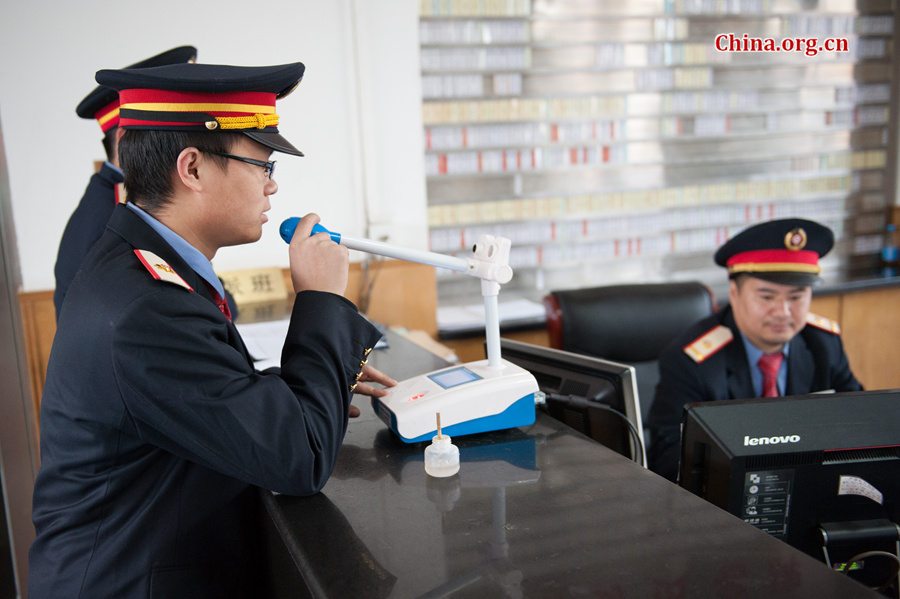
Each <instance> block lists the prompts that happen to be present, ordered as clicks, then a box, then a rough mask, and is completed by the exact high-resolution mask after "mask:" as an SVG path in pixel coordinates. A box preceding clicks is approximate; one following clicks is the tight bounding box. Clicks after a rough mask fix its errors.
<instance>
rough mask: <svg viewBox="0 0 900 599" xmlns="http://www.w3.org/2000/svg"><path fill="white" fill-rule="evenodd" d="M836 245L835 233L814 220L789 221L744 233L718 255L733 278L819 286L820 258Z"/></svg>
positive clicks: (775, 221) (761, 224) (768, 223)
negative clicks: (746, 277) (739, 276)
mask: <svg viewBox="0 0 900 599" xmlns="http://www.w3.org/2000/svg"><path fill="white" fill-rule="evenodd" d="M833 245H834V233H832V232H831V229H829V228H828V227H825V226H823V225H820V224H819V223H817V222H813V221H811V220H805V219H802V218H786V219H782V220H773V221H768V222H765V223H760V224H758V225H754V226H752V227H749V228H747V229H744V230H743V231H741V232H740V233H738V234H737V235H735V236H734V237H732V238H731V239H729V240H728V241H727V242H726V243H725V245H723V246H722V247H720V248H719V250H718V251H717V252H716V256H715V260H716V264H718V265H719V266H724V267H726V268H727V269H728V275H729V277H734V276H736V275H739V274H742V273H745V274H749V275H752V276H754V277H757V278H759V279H764V280H766V281H771V282H773V283H781V284H783V285H813V284H816V283H819V282H820V281H821V279H820V278H819V273H820V272H822V267H820V266H819V258H821V257H822V256H824V255H825V254H827V253H828V252H829V251H830V250H831V248H832V246H833Z"/></svg>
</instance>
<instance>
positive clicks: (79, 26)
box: [0, 0, 427, 291]
mask: <svg viewBox="0 0 900 599" xmlns="http://www.w3.org/2000/svg"><path fill="white" fill-rule="evenodd" d="M10 5H11V0H3V9H2V13H3V18H2V19H0V122H2V127H3V132H4V143H5V144H6V154H7V159H8V168H9V176H10V186H11V195H12V204H13V212H14V219H15V226H16V231H17V238H18V243H19V255H20V257H21V269H22V278H23V287H24V290H25V291H33V290H40V289H51V288H53V286H54V279H53V264H54V262H55V260H56V251H57V248H58V243H59V238H60V236H61V234H62V231H63V228H64V227H65V224H66V221H67V220H68V217H69V215H70V214H71V212H72V210H73V209H74V208H75V205H76V203H77V201H78V199H79V198H80V197H81V194H82V192H83V190H84V187H85V185H86V184H87V181H88V178H89V177H90V174H91V172H92V169H93V166H92V165H93V161H95V160H100V159H102V158H103V149H102V146H101V145H100V138H101V134H100V128H99V127H98V125H97V124H96V123H95V122H94V121H87V120H83V119H79V118H78V117H77V116H76V115H75V106H76V105H77V103H78V102H79V101H80V100H81V98H82V97H84V95H85V94H87V93H88V92H89V91H90V90H91V89H93V87H94V85H95V83H94V79H93V75H94V72H95V71H97V70H98V69H101V68H120V67H123V66H125V65H127V64H131V63H133V62H136V61H138V60H141V59H143V58H146V57H148V56H151V55H153V54H156V53H158V52H161V51H163V50H165V49H168V48H171V47H173V46H178V45H182V44H192V45H194V46H196V47H197V48H198V61H199V62H207V63H223V64H237V65H266V64H280V63H286V62H295V61H301V62H303V63H304V64H305V65H306V75H305V76H304V78H303V81H302V82H301V84H300V85H299V86H298V88H297V89H296V90H295V91H294V92H293V94H291V95H290V96H288V97H287V98H286V99H285V100H284V101H282V102H279V106H278V109H277V110H278V113H279V116H280V117H281V123H280V124H279V129H280V130H281V132H282V133H283V134H284V135H285V136H286V137H287V138H288V139H290V140H291V141H292V142H293V143H294V145H296V146H297V147H298V148H300V149H301V150H303V152H304V153H305V154H306V157H305V158H296V157H292V156H286V155H280V156H279V155H277V154H276V156H275V157H276V159H278V169H277V181H278V184H279V191H278V194H277V195H276V196H274V197H273V199H272V210H271V212H270V213H269V221H270V222H269V224H268V225H267V228H266V229H265V230H264V232H263V238H262V239H261V240H260V241H259V242H257V243H255V244H252V245H248V246H241V247H238V248H226V249H223V250H221V251H220V252H219V254H218V255H217V256H216V258H215V260H214V265H215V267H216V269H217V270H230V269H235V268H249V267H254V266H286V265H287V251H286V247H285V245H284V243H283V242H282V241H281V239H280V238H279V237H278V233H277V226H278V224H279V223H280V222H281V220H282V219H283V218H285V217H287V216H291V215H298V216H299V215H302V214H305V213H306V212H310V211H314V212H317V213H319V214H320V215H321V217H322V222H323V224H325V225H326V226H327V227H329V228H330V229H332V230H335V231H340V232H342V233H345V234H347V235H352V236H356V237H367V236H376V237H382V236H384V235H387V237H388V240H389V241H390V242H391V243H397V244H400V245H407V246H411V247H419V248H424V247H425V246H426V241H427V230H426V208H425V175H424V158H423V152H422V123H421V92H420V84H419V75H418V69H419V55H418V24H417V9H418V4H417V2H416V1H415V0H270V1H268V2H264V3H261V4H253V3H251V4H248V3H247V2H237V1H235V0H200V1H195V2H183V1H181V2H179V1H175V0H157V1H156V2H153V3H150V4H148V3H146V2H140V3H138V2H134V1H133V0H123V1H121V2H101V1H99V0H82V1H81V2H77V3H63V2H50V1H49V0H36V1H33V2H24V3H16V5H15V7H14V8H13V7H12V6H10ZM370 222H371V223H372V224H371V226H370ZM357 258H358V256H357Z"/></svg>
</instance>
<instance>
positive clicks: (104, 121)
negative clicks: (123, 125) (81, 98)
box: [94, 99, 119, 133]
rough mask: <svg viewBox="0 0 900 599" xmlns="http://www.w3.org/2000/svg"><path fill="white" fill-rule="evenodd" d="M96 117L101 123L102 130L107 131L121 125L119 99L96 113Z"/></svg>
mask: <svg viewBox="0 0 900 599" xmlns="http://www.w3.org/2000/svg"><path fill="white" fill-rule="evenodd" d="M94 118H95V119H97V122H98V123H99V124H100V130H101V131H103V132H104V133H106V132H107V131H109V130H110V129H112V128H113V127H116V126H118V125H119V100H118V99H116V100H113V101H112V102H110V103H109V104H107V105H106V106H104V107H103V108H101V109H100V110H98V111H97V112H95V113H94Z"/></svg>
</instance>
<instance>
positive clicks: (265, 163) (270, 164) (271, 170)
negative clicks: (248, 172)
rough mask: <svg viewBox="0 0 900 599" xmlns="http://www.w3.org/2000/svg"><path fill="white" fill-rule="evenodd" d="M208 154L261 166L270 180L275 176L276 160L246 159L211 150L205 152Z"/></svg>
mask: <svg viewBox="0 0 900 599" xmlns="http://www.w3.org/2000/svg"><path fill="white" fill-rule="evenodd" d="M204 151H205V152H206V153H207V154H215V155H216V156H224V157H225V158H231V159H232V160H240V161H241V162H246V163H247V164H252V165H254V166H261V167H263V168H264V169H266V170H265V175H266V177H268V178H269V179H271V178H272V175H274V174H275V160H257V159H255V158H245V157H244V156H235V155H234V154H226V153H225V152H211V151H209V150H204Z"/></svg>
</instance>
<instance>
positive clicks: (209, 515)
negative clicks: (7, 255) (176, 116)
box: [29, 205, 380, 599]
mask: <svg viewBox="0 0 900 599" xmlns="http://www.w3.org/2000/svg"><path fill="white" fill-rule="evenodd" d="M136 249H141V250H149V251H150V252H153V253H154V254H156V255H157V256H159V257H160V258H161V259H162V260H163V261H164V262H165V263H166V264H167V265H168V267H170V268H171V269H173V270H174V272H176V273H177V274H178V275H180V276H181V278H183V280H184V282H185V283H186V285H189V286H190V287H191V288H192V289H193V290H189V289H187V288H186V287H185V286H182V285H179V284H176V283H170V282H167V281H165V280H157V279H155V278H154V277H153V276H152V275H151V273H150V272H149V270H148V268H147V267H145V266H144V265H143V264H142V263H141V261H140V260H139V259H138V257H137V255H136V254H135V251H134V250H136ZM379 336H380V334H379V333H378V331H377V330H376V329H375V328H374V327H373V326H371V325H370V324H369V323H368V322H367V321H366V320H365V319H364V318H363V317H362V316H360V315H359V313H358V312H357V310H356V308H355V306H354V305H353V304H352V303H350V302H349V301H347V300H346V299H344V298H342V297H340V296H337V295H334V294H331V293H323V292H315V291H304V292H302V293H299V294H298V295H297V296H296V298H295V300H294V307H293V312H292V314H291V321H290V327H289V330H288V334H287V339H286V340H285V344H284V348H283V353H282V360H281V370H280V373H274V371H273V372H269V371H266V372H265V373H262V372H258V371H256V370H254V368H253V364H252V361H251V358H250V356H249V355H248V353H247V350H246V348H245V347H244V344H243V342H242V341H241V338H240V335H239V334H238V332H237V329H236V328H235V327H234V325H233V324H232V323H231V322H229V321H228V320H227V319H226V318H225V316H224V315H223V314H222V312H220V311H219V309H218V308H217V307H216V305H215V303H214V301H213V299H212V297H211V296H210V295H209V293H208V291H207V287H206V285H204V284H203V282H202V280H201V278H200V277H199V276H198V275H197V274H196V273H195V272H194V271H193V270H191V269H190V268H189V267H188V266H187V264H185V263H184V262H183V261H182V260H181V258H179V256H178V255H177V254H176V253H175V252H174V250H173V249H172V248H171V247H170V246H169V245H168V244H166V243H165V242H164V241H163V240H162V238H161V237H159V235H157V233H156V232H154V231H153V230H152V229H151V228H150V227H149V226H148V225H147V224H146V223H144V222H143V221H142V220H141V219H140V217H139V216H138V215H137V214H134V213H133V212H131V211H130V210H128V209H127V208H126V207H125V206H124V205H123V206H119V207H117V208H116V209H115V211H114V213H113V215H112V217H111V219H110V221H109V225H108V229H107V231H106V233H104V235H103V237H102V238H101V239H100V240H99V241H98V242H97V243H96V244H95V245H94V247H93V249H92V250H91V252H90V253H89V254H88V256H87V258H86V259H85V262H84V264H83V266H82V268H81V270H80V271H79V273H78V275H77V277H76V278H75V280H74V281H73V283H72V286H71V287H70V289H69V293H68V299H67V300H66V302H65V304H64V305H63V308H62V311H61V313H60V319H59V328H58V332H57V334H56V338H55V340H54V343H53V349H52V351H51V355H50V361H49V364H48V370H47V377H46V383H45V386H44V394H43V400H42V405H41V459H42V465H41V470H40V472H39V474H38V477H37V480H36V483H35V490H34V504H33V513H32V517H33V521H34V525H35V529H36V533H37V535H36V538H35V541H34V543H33V545H32V547H31V551H30V556H29V559H30V563H29V591H30V596H31V597H32V598H34V599H42V598H54V599H55V598H59V597H67V598H73V597H91V598H94V597H116V598H130V597H141V598H144V597H153V598H157V597H192V598H198V597H199V598H203V597H216V598H219V599H220V598H222V597H250V596H254V595H255V594H257V593H258V592H259V588H258V587H255V586H254V585H255V583H256V581H255V574H256V571H257V563H256V558H257V550H258V536H257V532H256V527H255V526H254V522H253V519H254V516H255V510H256V509H257V507H258V506H257V502H258V495H259V489H258V487H261V488H263V489H269V490H273V491H277V492H280V493H286V494H293V495H304V494H311V493H315V492H317V491H318V490H319V489H320V488H321V487H322V486H323V485H324V484H325V482H326V481H327V479H328V477H329V476H330V474H331V471H332V468H333V466H334V463H335V459H336V456H337V453H338V449H339V447H340V445H341V442H342V440H343V436H344V433H345V432H346V427H347V418H348V410H349V405H350V399H351V395H352V393H351V391H350V389H351V386H352V385H353V384H354V383H355V380H356V377H357V373H358V372H359V371H360V370H361V362H362V360H364V359H365V358H364V356H365V355H366V354H367V350H368V348H371V347H373V346H374V344H375V342H376V341H377V339H378V338H379Z"/></svg>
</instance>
